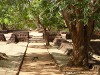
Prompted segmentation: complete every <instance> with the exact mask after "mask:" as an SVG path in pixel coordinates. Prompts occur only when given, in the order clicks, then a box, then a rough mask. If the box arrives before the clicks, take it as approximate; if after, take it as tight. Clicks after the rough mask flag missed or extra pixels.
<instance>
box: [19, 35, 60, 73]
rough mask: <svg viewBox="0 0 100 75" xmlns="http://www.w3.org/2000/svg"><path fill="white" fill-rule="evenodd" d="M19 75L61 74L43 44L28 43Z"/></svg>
mask: <svg viewBox="0 0 100 75" xmlns="http://www.w3.org/2000/svg"><path fill="white" fill-rule="evenodd" d="M33 37H34V36H33ZM35 37H36V36H35ZM38 37H40V36H38ZM41 40H43V39H41ZM19 75H61V73H60V71H59V70H58V69H57V67H56V66H55V62H54V60H53V59H52V57H51V55H50V54H49V52H48V50H47V49H46V47H45V46H44V43H42V42H41V43H39V42H37V43H35V42H33V43H29V46H28V48H27V52H26V56H25V59H24V62H23V65H22V68H21V71H20V73H19Z"/></svg>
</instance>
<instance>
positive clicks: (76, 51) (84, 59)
mask: <svg viewBox="0 0 100 75" xmlns="http://www.w3.org/2000/svg"><path fill="white" fill-rule="evenodd" d="M71 35H72V42H73V54H72V59H71V60H70V64H69V65H72V66H88V49H87V47H88V45H87V44H88V37H87V26H84V25H83V24H82V22H81V21H78V23H77V24H76V25H75V26H73V27H72V29H71Z"/></svg>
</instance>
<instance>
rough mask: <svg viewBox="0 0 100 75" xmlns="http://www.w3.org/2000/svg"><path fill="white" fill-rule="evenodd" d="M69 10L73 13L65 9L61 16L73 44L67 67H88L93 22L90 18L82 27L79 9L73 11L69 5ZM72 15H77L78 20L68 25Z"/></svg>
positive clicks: (73, 8)
mask: <svg viewBox="0 0 100 75" xmlns="http://www.w3.org/2000/svg"><path fill="white" fill-rule="evenodd" d="M70 8H71V9H72V10H74V11H75V12H73V13H70V12H69V11H68V10H67V9H65V10H63V11H62V16H63V18H64V20H65V23H66V25H67V27H68V28H69V32H70V34H71V38H72V42H73V52H72V58H71V60H70V61H69V63H68V65H70V66H81V67H88V51H89V50H90V47H91V45H90V39H91V36H92V34H93V30H94V23H95V21H94V20H92V19H91V18H89V19H88V23H87V24H86V25H84V23H83V22H82V21H81V19H82V18H83V17H82V16H83V15H82V11H81V9H78V8H77V7H76V8H77V9H75V7H74V6H72V5H70ZM74 13H76V14H78V15H79V16H78V20H77V21H76V20H74V19H73V21H72V22H71V23H70V21H69V19H70V18H71V15H73V14H74Z"/></svg>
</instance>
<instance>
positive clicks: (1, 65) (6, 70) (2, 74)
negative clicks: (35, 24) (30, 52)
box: [0, 42, 28, 75]
mask: <svg viewBox="0 0 100 75" xmlns="http://www.w3.org/2000/svg"><path fill="white" fill-rule="evenodd" d="M2 43H3V44H2ZM27 44H28V43H27V42H23V43H22V42H19V43H17V44H14V43H11V44H6V42H0V52H2V53H5V54H6V55H7V56H8V60H0V75H16V73H17V72H18V69H19V66H20V63H21V61H22V58H23V55H24V52H25V50H26V46H27Z"/></svg>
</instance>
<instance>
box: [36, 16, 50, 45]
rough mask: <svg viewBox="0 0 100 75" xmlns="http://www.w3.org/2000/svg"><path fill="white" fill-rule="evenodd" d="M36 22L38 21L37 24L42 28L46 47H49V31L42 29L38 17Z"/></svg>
mask: <svg viewBox="0 0 100 75" xmlns="http://www.w3.org/2000/svg"><path fill="white" fill-rule="evenodd" d="M37 20H38V24H39V25H40V26H41V28H43V34H44V35H43V38H44V39H45V41H46V46H49V45H50V42H49V32H50V30H49V29H48V30H47V29H46V27H44V25H43V24H42V23H41V21H40V19H39V17H38V18H37Z"/></svg>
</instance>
